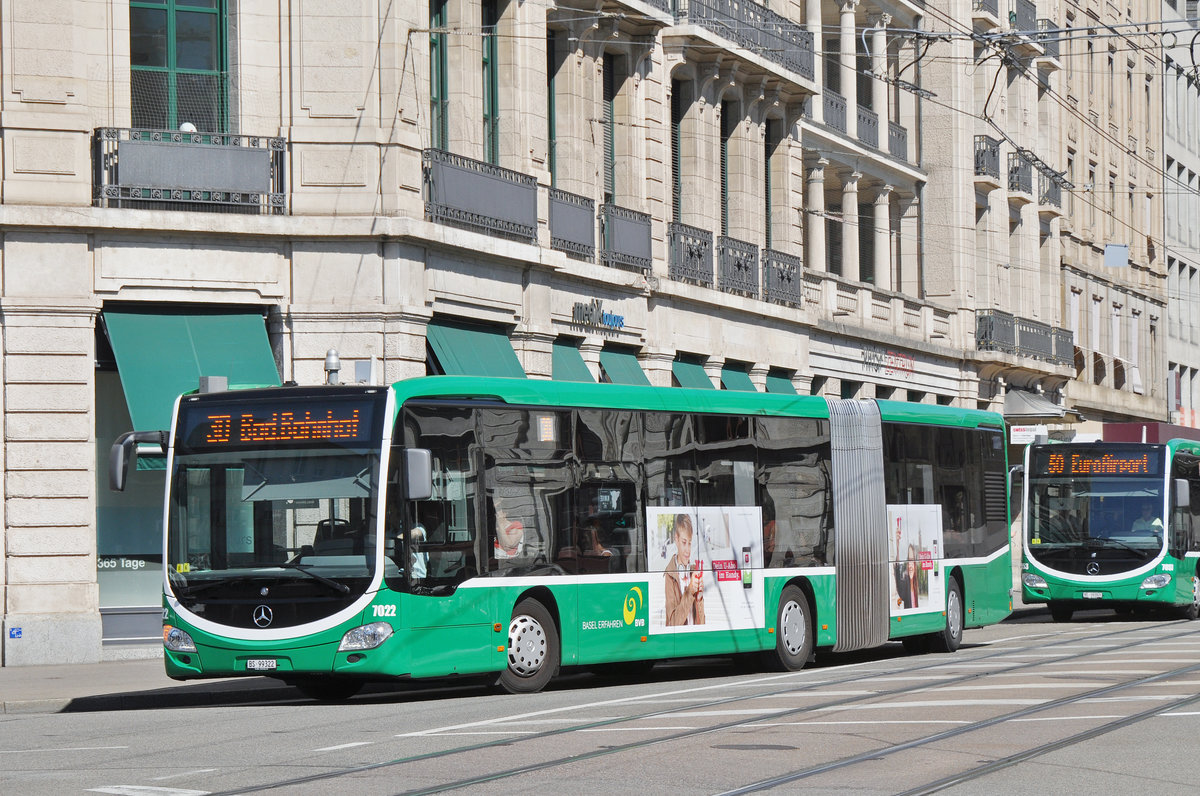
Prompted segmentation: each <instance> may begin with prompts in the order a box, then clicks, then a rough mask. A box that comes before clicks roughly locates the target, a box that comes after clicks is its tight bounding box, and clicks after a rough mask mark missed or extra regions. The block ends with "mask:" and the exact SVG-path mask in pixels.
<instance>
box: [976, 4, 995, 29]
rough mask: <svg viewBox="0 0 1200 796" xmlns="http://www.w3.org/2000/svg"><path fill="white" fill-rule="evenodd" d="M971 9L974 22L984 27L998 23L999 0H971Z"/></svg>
mask: <svg viewBox="0 0 1200 796" xmlns="http://www.w3.org/2000/svg"><path fill="white" fill-rule="evenodd" d="M971 11H972V16H973V17H974V19H975V21H976V23H981V24H982V25H983V26H984V27H985V28H990V27H995V26H996V25H999V24H1000V0H971Z"/></svg>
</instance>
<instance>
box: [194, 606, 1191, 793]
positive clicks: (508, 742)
mask: <svg viewBox="0 0 1200 796" xmlns="http://www.w3.org/2000/svg"><path fill="white" fill-rule="evenodd" d="M1149 627H1154V626H1149ZM1185 627H1186V626H1185ZM1147 629H1148V628H1147V626H1139V627H1134V628H1126V629H1121V630H1115V631H1112V632H1110V633H1104V634H1101V635H1099V636H1092V637H1090V638H1089V639H1088V641H1089V643H1095V642H1097V641H1103V640H1108V639H1111V640H1119V639H1120V637H1122V636H1127V635H1129V634H1135V633H1137V634H1142V635H1145V633H1146V630H1147ZM1045 635H1048V634H1045ZM1197 635H1200V628H1197V629H1194V630H1186V631H1183V632H1175V633H1163V634H1155V635H1152V636H1150V637H1148V638H1136V639H1134V640H1132V641H1128V642H1126V643H1118V644H1113V645H1109V646H1102V647H1095V648H1091V649H1087V650H1084V651H1080V652H1076V653H1072V654H1069V655H1061V656H1057V657H1048V658H1047V657H1039V658H1038V659H1037V660H1035V661H1026V662H1021V663H1016V664H1013V665H1010V666H1004V667H1001V668H997V669H995V670H990V671H969V672H966V673H962V674H957V675H951V676H948V677H946V678H945V679H943V680H939V681H938V682H936V683H929V682H921V683H918V684H913V685H906V686H900V687H897V688H891V689H884V690H879V691H872V692H870V693H864V694H856V695H849V696H842V697H839V698H837V699H832V700H826V701H822V702H819V703H811V704H807V705H803V706H799V707H796V708H789V709H783V710H779V711H773V712H771V713H770V714H769V715H764V716H761V717H757V718H746V717H744V716H743V717H739V718H737V719H736V720H730V721H725V722H717V723H714V724H710V725H706V726H701V727H695V728H690V729H687V730H683V731H678V732H673V733H669V734H666V735H662V736H659V737H655V738H642V739H639V740H638V741H636V742H631V743H623V744H615V745H611V746H606V747H602V748H597V749H594V750H591V751H586V752H581V753H578V754H572V755H566V756H559V757H555V758H553V759H548V760H543V761H536V762H530V763H528V764H525V765H520V766H515V767H510V768H505V769H501V770H493V771H486V772H481V773H479V774H477V775H473V776H468V777H461V778H458V779H454V780H450V781H445V782H441V783H437V784H433V785H428V786H424V787H418V788H413V789H408V790H400V791H398V792H399V793H402V794H404V796H416V795H417V794H433V793H443V792H447V791H452V790H457V789H462V788H468V787H471V786H475V785H481V784H484V783H489V782H496V781H500V780H503V779H509V778H513V777H517V776H521V775H524V774H530V773H534V772H538V771H546V770H551V769H554V768H556V767H561V766H566V765H572V764H578V763H580V762H584V761H587V760H591V759H596V758H600V757H605V756H611V755H616V754H620V753H622V752H626V751H631V750H635V749H645V748H646V747H647V746H651V745H662V744H668V743H672V742H678V741H682V740H685V739H688V738H693V737H696V736H700V735H705V734H712V733H718V732H722V731H727V730H731V729H734V728H739V727H752V726H754V725H755V724H759V723H762V722H766V721H779V720H780V719H783V718H789V717H796V716H801V715H804V714H806V713H810V712H816V711H829V710H836V709H838V708H840V707H847V706H851V705H855V704H858V703H862V702H866V701H869V700H886V699H888V698H892V697H896V696H904V695H907V694H913V693H920V692H927V691H930V690H936V689H937V688H939V687H943V686H947V685H952V684H961V683H967V682H970V681H973V680H977V679H979V678H982V677H987V676H995V675H1004V674H1010V673H1013V672H1020V671H1022V670H1027V669H1030V668H1035V667H1044V666H1047V665H1049V664H1055V663H1064V662H1070V661H1075V660H1083V659H1087V658H1089V657H1092V656H1096V655H1102V654H1110V653H1113V652H1119V651H1123V650H1129V649H1134V648H1137V647H1139V646H1142V645H1144V644H1148V643H1162V642H1165V641H1171V640H1178V639H1183V638H1188V637H1195V636H1197ZM1080 641H1081V639H1079V638H1075V637H1072V638H1066V639H1060V640H1057V641H1050V642H1045V641H1038V642H1036V643H1031V644H1029V645H1027V646H1024V647H1019V648H1016V649H1012V648H1005V649H1002V650H995V651H992V652H986V653H983V654H980V655H975V656H967V655H963V654H962V651H960V653H959V654H958V655H956V656H954V657H953V658H948V659H947V658H943V659H940V660H938V661H937V662H934V663H930V664H928V665H924V666H917V667H908V668H903V669H900V668H891V669H884V670H879V669H872V670H871V671H869V672H866V673H863V672H861V671H857V672H855V674H853V675H851V676H848V677H835V678H832V679H825V680H820V681H817V682H806V683H803V684H801V685H797V686H790V687H787V688H779V689H771V690H766V691H760V690H754V691H753V692H752V693H745V694H738V695H734V696H728V697H722V698H719V699H713V700H708V701H704V702H695V703H689V704H687V705H686V706H676V707H670V708H662V709H656V710H651V711H642V712H639V713H634V714H630V715H624V716H617V717H607V718H603V719H597V720H593V721H582V722H578V723H573V724H570V725H567V726H563V727H555V728H552V729H546V730H540V731H536V732H532V733H527V734H518V735H511V736H505V737H503V738H500V739H493V740H489V741H485V742H480V743H472V744H464V745H460V746H455V747H450V748H446V749H439V750H433V751H429V752H424V753H420V754H414V755H407V756H404V757H399V758H395V759H392V760H385V761H379V762H375V763H369V764H362V765H356V766H348V767H344V768H340V769H336V770H332V771H325V772H320V773H314V774H309V775H305V776H299V777H289V778H286V779H280V780H276V781H273V782H266V783H262V784H258V785H248V786H245V787H240V788H237V789H234V790H230V791H224V792H219V793H215V794H213V796H232V794H235V793H256V792H265V791H270V790H278V789H283V788H294V787H299V786H302V785H306V784H312V783H317V782H322V781H329V780H336V779H338V778H342V777H349V776H354V775H357V774H362V773H365V772H370V771H378V770H381V769H386V768H399V767H402V766H406V765H413V764H418V763H425V762H430V761H437V760H443V759H450V758H454V757H458V756H463V755H469V754H472V753H476V752H484V751H487V750H492V749H497V748H500V747H510V746H513V745H515V744H524V743H528V742H533V741H537V740H544V739H547V738H553V737H555V736H564V735H568V734H571V733H577V732H581V731H586V730H594V729H599V728H605V727H611V726H614V725H619V724H623V723H629V722H636V721H640V720H644V719H654V718H663V717H669V716H672V715H679V714H686V713H689V712H695V711H698V710H704V709H716V708H722V707H728V706H730V705H734V704H737V703H740V702H746V701H749V700H761V699H764V698H771V697H778V696H788V695H793V694H804V693H814V692H818V691H819V690H820V689H822V688H836V687H838V686H845V685H852V684H855V683H860V682H862V681H864V680H871V679H879V678H886V677H888V676H893V675H902V674H907V675H912V674H919V673H921V672H930V671H932V670H936V669H939V668H946V667H947V666H950V667H953V666H956V665H961V664H964V663H977V662H983V661H987V660H989V659H993V658H996V657H1000V656H1014V655H1022V654H1027V653H1029V652H1033V651H1038V652H1045V651H1046V650H1047V649H1053V648H1054V647H1058V646H1071V645H1075V644H1078V643H1079V642H1080ZM909 660H911V659H909ZM1197 670H1200V664H1195V665H1193V666H1187V667H1182V668H1180V669H1176V670H1172V671H1171V672H1165V673H1160V674H1156V675H1151V676H1149V677H1143V678H1139V679H1137V680H1132V681H1127V682H1124V683H1117V684H1114V685H1111V686H1105V687H1103V688H1099V689H1092V690H1089V691H1087V692H1083V693H1081V694H1076V695H1072V696H1068V697H1063V698H1061V699H1059V700H1052V701H1050V702H1046V703H1040V704H1038V705H1034V706H1030V707H1028V708H1023V709H1021V710H1017V711H1012V712H1011V713H1006V714H1004V715H1002V716H998V717H991V718H989V719H986V720H982V721H979V722H973V723H970V724H965V725H962V726H960V727H956V728H953V730H947V731H942V732H939V733H933V734H930V735H927V736H923V737H921V738H917V739H912V740H910V741H907V742H904V743H902V744H898V745H895V746H891V747H884V748H881V749H876V750H874V751H872V752H870V753H863V754H860V755H853V756H850V757H847V758H844V759H840V760H836V761H829V762H827V763H823V764H821V765H820V766H814V767H810V768H807V769H801V770H797V771H793V772H788V773H787V774H784V775H777V776H776V777H772V778H767V779H764V780H761V781H756V782H752V783H747V784H746V785H744V786H741V787H740V788H738V789H734V790H731V791H728V792H729V793H751V792H756V791H758V790H764V789H769V788H773V787H778V786H779V785H781V784H786V783H787V782H792V781H798V780H800V779H805V778H808V777H812V776H815V775H817V774H819V773H824V772H826V771H832V770H835V769H837V768H844V767H848V766H852V765H855V764H856V763H859V762H863V761H864V760H867V759H878V758H879V757H880V756H881V755H887V754H892V753H894V752H899V751H903V750H905V749H909V748H915V747H917V746H921V745H928V744H931V743H936V742H937V741H938V740H941V739H943V738H947V737H953V736H957V735H963V734H965V733H969V732H973V731H978V730H981V729H984V728H986V727H990V726H994V725H996V724H999V723H1003V722H1005V721H1011V720H1014V719H1016V718H1020V717H1022V716H1027V715H1031V714H1033V713H1037V712H1042V711H1046V710H1051V709H1054V708H1055V707H1059V706H1062V705H1065V704H1071V703H1073V702H1078V701H1081V700H1086V699H1094V698H1097V697H1098V696H1101V695H1105V694H1110V693H1115V692H1118V691H1121V690H1124V689H1128V688H1135V687H1138V686H1141V685H1145V684H1147V683H1150V682H1156V681H1158V680H1161V679H1164V678H1167V677H1170V676H1177V675H1179V674H1185V673H1189V672H1192V671H1197ZM784 676H786V675H784ZM640 699H644V697H630V698H626V699H620V700H614V701H613V702H612V703H611V704H636V702H637V701H639V700H640ZM1191 700H1200V695H1197V696H1195V697H1190V698H1189V700H1187V701H1191ZM570 709H571V708H563V709H558V710H554V711H548V712H559V710H562V711H566V710H570ZM1168 709H1171V708H1170V707H1160V708H1159V710H1157V711H1147V712H1146V715H1147V716H1149V715H1153V714H1154V713H1155V712H1162V711H1164V710H1168ZM504 720H505V719H495V720H485V721H481V722H475V723H473V724H472V725H471V726H488V725H490V724H493V723H499V722H501V721H504ZM1114 724H1115V723H1114ZM1115 728H1116V727H1115V726H1114V729H1115ZM447 729H450V728H440V729H433V730H427V731H422V732H420V733H408V735H410V736H416V735H419V736H421V737H437V736H438V734H439V733H440V732H443V731H446V730H447ZM1080 737H1081V739H1085V738H1086V737H1092V736H1087V734H1080ZM1016 762H1019V759H1014V761H1013V763H1009V764H1008V765H1012V764H1014V763H1016ZM995 765H997V764H996V763H992V764H989V766H995ZM979 770H980V773H979V774H978V775H977V776H984V775H986V773H989V771H991V770H995V769H994V768H988V767H987V766H983V767H980V768H979ZM776 780H778V782H777V781H776ZM952 784H954V783H952V782H951V783H948V784H946V785H941V786H938V787H949V786H950V785H952ZM931 786H932V785H931ZM915 792H926V791H921V790H918V791H915ZM928 792H935V791H928Z"/></svg>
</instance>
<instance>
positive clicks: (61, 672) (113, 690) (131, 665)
mask: <svg viewBox="0 0 1200 796" xmlns="http://www.w3.org/2000/svg"><path fill="white" fill-rule="evenodd" d="M301 698H302V697H301V696H300V693H299V692H298V691H296V690H295V689H294V688H292V687H290V686H287V685H284V684H283V683H281V682H279V681H278V680H272V679H270V678H267V677H234V678H224V679H219V680H189V681H187V682H176V681H175V680H172V679H170V678H169V677H167V675H166V673H165V672H164V671H163V662H162V657H161V655H160V656H158V657H156V658H151V659H145V658H143V659H140V660H115V661H104V662H102V663H81V664H60V665H55V666H5V667H0V713H64V712H76V711H91V710H112V709H117V708H119V709H122V710H138V709H147V708H165V707H192V706H197V705H212V704H223V705H224V704H230V703H236V702H246V701H270V700H274V699H301Z"/></svg>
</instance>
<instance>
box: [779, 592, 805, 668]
mask: <svg viewBox="0 0 1200 796" xmlns="http://www.w3.org/2000/svg"><path fill="white" fill-rule="evenodd" d="M805 631H806V629H805V627H804V611H802V610H801V609H800V604H799V603H797V602H796V601H795V600H788V602H787V603H786V604H785V605H784V606H783V610H782V611H780V612H779V638H780V639H782V641H783V648H784V649H786V650H787V651H788V654H789V655H799V654H800V650H802V649H804V639H805Z"/></svg>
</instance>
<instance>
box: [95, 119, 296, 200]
mask: <svg viewBox="0 0 1200 796" xmlns="http://www.w3.org/2000/svg"><path fill="white" fill-rule="evenodd" d="M286 149H287V145H286V140H285V139H283V138H272V137H267V136H249V135H227V134H223V133H199V132H184V131H180V130H131V129H126V128H120V127H100V128H97V129H96V130H95V131H94V132H93V134H92V200H93V203H94V204H95V205H96V206H97V207H126V208H142V209H149V210H188V211H194V212H207V213H240V214H247V215H256V214H257V215H283V214H285V213H287V198H286V197H287V194H286V193H285V190H286V181H285V179H284V164H285V154H286Z"/></svg>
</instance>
